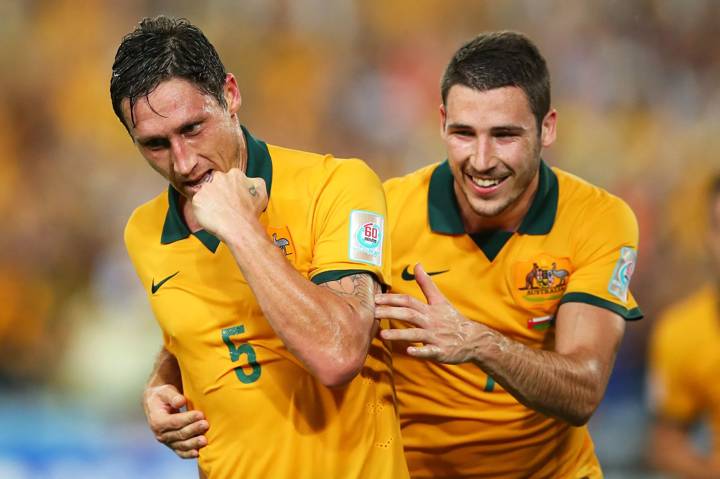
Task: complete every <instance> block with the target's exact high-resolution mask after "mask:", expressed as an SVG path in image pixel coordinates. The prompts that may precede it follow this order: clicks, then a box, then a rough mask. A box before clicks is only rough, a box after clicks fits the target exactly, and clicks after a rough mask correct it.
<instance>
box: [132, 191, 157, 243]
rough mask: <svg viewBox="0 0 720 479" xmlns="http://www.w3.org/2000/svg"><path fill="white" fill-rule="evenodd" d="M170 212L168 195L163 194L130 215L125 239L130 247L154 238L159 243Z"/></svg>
mask: <svg viewBox="0 0 720 479" xmlns="http://www.w3.org/2000/svg"><path fill="white" fill-rule="evenodd" d="M167 211H168V193H167V191H165V192H162V193H160V194H158V195H157V196H155V197H154V198H152V199H151V200H149V201H147V202H145V203H143V204H141V205H140V206H138V207H137V208H135V210H134V211H133V212H132V213H131V214H130V218H129V219H128V221H127V224H126V225H125V232H124V238H125V243H126V244H127V245H128V247H131V246H134V245H137V244H138V243H140V242H142V241H143V240H146V239H147V238H152V239H153V240H154V241H157V239H158V238H160V235H161V234H162V227H163V224H164V219H165V217H166V216H167Z"/></svg>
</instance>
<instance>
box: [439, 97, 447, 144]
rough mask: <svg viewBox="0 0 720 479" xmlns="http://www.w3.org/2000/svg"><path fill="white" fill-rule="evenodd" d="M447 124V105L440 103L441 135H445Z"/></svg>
mask: <svg viewBox="0 0 720 479" xmlns="http://www.w3.org/2000/svg"><path fill="white" fill-rule="evenodd" d="M446 124H447V111H446V110H445V105H443V104H442V103H440V136H442V137H445V125H446Z"/></svg>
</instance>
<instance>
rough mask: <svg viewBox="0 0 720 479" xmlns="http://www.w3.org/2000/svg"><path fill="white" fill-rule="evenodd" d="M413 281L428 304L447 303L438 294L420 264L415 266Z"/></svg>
mask: <svg viewBox="0 0 720 479" xmlns="http://www.w3.org/2000/svg"><path fill="white" fill-rule="evenodd" d="M415 281H416V282H417V284H418V286H420V289H421V290H422V292H423V294H424V295H425V299H427V302H428V304H438V303H447V299H445V296H443V294H442V293H441V292H440V290H439V289H438V287H437V286H435V283H433V280H432V278H430V276H429V275H428V274H427V273H426V272H425V268H423V267H422V265H421V264H420V263H418V264H416V265H415Z"/></svg>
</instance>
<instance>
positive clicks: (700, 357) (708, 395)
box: [649, 284, 720, 459]
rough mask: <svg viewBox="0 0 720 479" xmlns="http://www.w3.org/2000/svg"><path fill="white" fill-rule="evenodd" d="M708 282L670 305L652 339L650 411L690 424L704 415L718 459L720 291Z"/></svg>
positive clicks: (719, 421)
mask: <svg viewBox="0 0 720 479" xmlns="http://www.w3.org/2000/svg"><path fill="white" fill-rule="evenodd" d="M718 293H719V292H718V289H717V286H715V285H709V284H708V285H706V286H705V287H703V288H702V289H700V290H699V291H697V292H696V293H695V294H693V295H692V296H690V297H688V298H686V299H684V300H682V301H680V302H678V303H676V304H674V305H672V306H670V307H669V308H668V309H667V310H665V311H664V312H663V313H662V314H661V315H660V319H659V320H658V323H657V325H656V326H655V329H654V330H653V332H652V335H651V337H650V363H649V370H650V376H649V377H650V398H651V401H652V404H651V409H652V410H653V412H654V413H655V414H657V415H659V416H660V417H662V418H665V419H667V420H670V421H674V422H678V423H680V424H686V425H690V424H692V423H694V422H695V421H697V420H699V419H700V418H701V416H704V415H707V418H708V419H709V423H710V430H711V434H712V437H713V441H712V443H713V451H712V455H713V456H714V457H715V458H717V459H720V381H718V370H720V294H718Z"/></svg>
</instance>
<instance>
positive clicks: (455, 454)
mask: <svg viewBox="0 0 720 479" xmlns="http://www.w3.org/2000/svg"><path fill="white" fill-rule="evenodd" d="M441 93H442V105H441V106H440V127H441V136H442V139H443V141H444V143H445V146H446V149H447V160H446V161H443V162H441V163H436V164H432V165H430V166H427V167H425V168H422V169H420V170H418V171H415V172H414V173H410V174H409V175H407V176H405V177H402V178H395V179H391V180H389V181H388V182H387V183H386V184H385V190H386V193H387V199H388V214H389V219H390V222H389V224H390V229H391V238H392V245H393V265H392V278H393V288H392V292H393V293H394V294H380V295H378V296H377V297H376V311H375V315H376V317H378V318H390V319H391V320H392V323H391V324H392V327H393V329H389V330H383V331H382V337H383V338H385V339H387V340H391V341H392V342H393V344H392V348H393V367H394V371H395V381H396V388H397V393H398V402H399V407H400V421H401V430H402V434H403V442H404V446H405V454H406V458H407V459H408V467H409V469H410V474H411V476H412V477H418V478H429V477H433V478H441V477H446V478H447V477H453V478H457V477H473V478H480V477H487V478H499V477H502V478H503V479H510V478H585V477H587V478H599V477H602V472H601V469H600V466H599V464H598V460H597V458H596V456H595V453H594V449H593V443H592V440H591V439H590V436H589V434H588V430H587V427H586V426H585V424H586V423H587V421H588V419H589V418H590V416H591V415H592V413H593V411H594V410H595V408H596V407H597V406H598V404H599V403H600V400H601V398H602V397H603V394H604V391H605V387H606V385H607V382H608V378H609V376H610V372H611V369H612V366H613V361H614V359H615V354H616V351H617V348H618V345H619V343H620V340H621V338H622V335H623V332H624V328H625V323H624V320H629V319H639V318H640V317H641V313H640V311H639V309H638V308H637V305H636V303H635V301H634V299H633V298H632V296H631V295H630V293H629V291H628V285H629V282H630V276H631V275H632V272H633V268H634V266H635V258H636V252H637V244H638V227H637V222H636V220H635V216H634V214H633V212H632V211H631V210H630V208H629V207H628V206H627V205H626V204H625V203H624V202H623V201H622V200H620V199H619V198H617V197H615V196H613V195H611V194H609V193H608V192H606V191H604V190H602V189H600V188H598V187H595V186H593V185H591V184H589V183H587V182H585V181H583V180H581V179H580V178H577V177H575V176H573V175H571V174H569V173H566V172H564V171H562V170H560V169H557V168H550V167H549V166H548V165H547V164H546V163H545V162H544V161H543V160H542V159H541V152H542V150H543V148H547V147H549V146H550V145H551V144H552V143H553V142H554V141H555V136H556V123H557V117H558V113H557V112H556V110H555V109H553V108H551V104H550V80H549V74H548V70H547V66H546V63H545V60H544V59H543V57H542V56H541V54H540V52H539V51H538V49H537V47H536V46H535V45H534V44H533V43H532V42H531V41H530V40H529V39H528V38H526V37H525V36H523V35H521V34H518V33H513V32H494V33H487V34H482V35H480V36H478V37H476V38H474V39H472V40H471V41H469V42H468V43H467V44H465V45H464V46H462V47H461V48H460V49H459V50H458V51H457V52H456V53H455V55H454V56H453V58H452V60H451V61H450V63H449V65H448V66H447V69H446V70H445V73H444V76H443V78H442V85H441ZM416 265H417V266H416Z"/></svg>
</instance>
